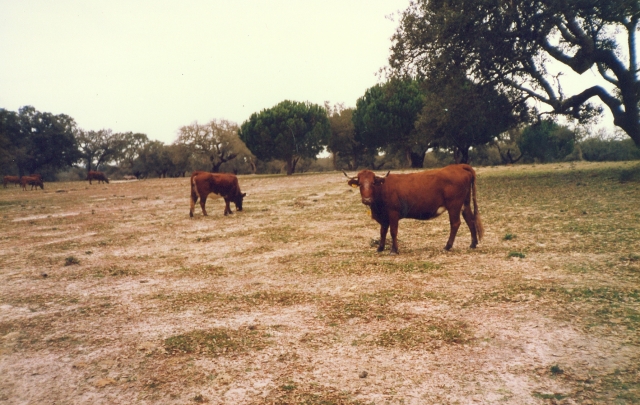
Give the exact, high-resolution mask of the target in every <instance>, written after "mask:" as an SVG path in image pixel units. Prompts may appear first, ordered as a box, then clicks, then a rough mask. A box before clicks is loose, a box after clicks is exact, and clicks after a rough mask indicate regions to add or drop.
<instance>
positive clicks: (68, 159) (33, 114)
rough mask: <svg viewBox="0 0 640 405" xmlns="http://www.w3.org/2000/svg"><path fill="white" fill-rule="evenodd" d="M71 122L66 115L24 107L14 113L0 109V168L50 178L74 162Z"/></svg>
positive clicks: (75, 154) (77, 156)
mask: <svg viewBox="0 0 640 405" xmlns="http://www.w3.org/2000/svg"><path fill="white" fill-rule="evenodd" d="M75 125H76V124H75V121H74V120H73V118H71V117H69V116H68V115H64V114H59V115H53V114H51V113H46V112H40V111H37V110H36V109H35V108H34V107H31V106H25V107H22V108H20V109H19V110H18V113H15V112H13V111H8V110H5V109H0V146H2V147H1V148H0V151H1V152H0V165H1V166H2V167H3V168H4V169H5V170H7V169H9V170H10V171H14V170H15V171H17V172H18V173H17V174H19V175H21V176H22V175H25V174H30V173H40V174H42V175H44V176H45V177H48V178H51V177H53V174H54V173H55V172H56V171H57V170H59V169H63V168H67V167H70V166H71V165H72V164H74V163H75V162H77V160H78V158H79V153H78V149H77V143H76V139H75V138H74V136H73V129H74V127H75Z"/></svg>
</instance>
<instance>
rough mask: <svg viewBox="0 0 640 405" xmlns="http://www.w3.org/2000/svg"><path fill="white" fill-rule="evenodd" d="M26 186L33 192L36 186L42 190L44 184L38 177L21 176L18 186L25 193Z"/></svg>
mask: <svg viewBox="0 0 640 405" xmlns="http://www.w3.org/2000/svg"><path fill="white" fill-rule="evenodd" d="M27 184H29V185H31V190H33V188H34V187H35V188H36V189H37V188H38V186H40V188H41V189H43V190H44V183H43V182H42V179H41V178H40V177H35V176H22V177H21V178H20V185H21V186H22V189H23V190H24V191H27Z"/></svg>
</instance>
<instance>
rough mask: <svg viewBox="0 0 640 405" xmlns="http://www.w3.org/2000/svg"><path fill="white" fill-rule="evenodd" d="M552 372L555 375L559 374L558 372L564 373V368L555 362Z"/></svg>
mask: <svg viewBox="0 0 640 405" xmlns="http://www.w3.org/2000/svg"><path fill="white" fill-rule="evenodd" d="M550 371H551V374H553V375H558V374H564V370H563V369H561V368H560V366H559V365H557V364H554V365H553V366H551V369H550Z"/></svg>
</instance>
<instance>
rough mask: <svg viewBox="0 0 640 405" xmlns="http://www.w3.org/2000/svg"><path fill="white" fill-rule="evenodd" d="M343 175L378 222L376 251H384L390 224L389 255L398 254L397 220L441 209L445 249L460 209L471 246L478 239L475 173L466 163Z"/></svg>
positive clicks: (425, 215) (427, 215)
mask: <svg viewBox="0 0 640 405" xmlns="http://www.w3.org/2000/svg"><path fill="white" fill-rule="evenodd" d="M343 173H344V172H343ZM344 175H345V176H347V177H348V178H349V181H348V182H347V183H348V184H349V185H350V186H358V187H360V196H361V198H362V203H363V204H365V205H367V206H369V207H370V208H371V217H372V218H373V219H375V220H376V221H378V223H379V224H380V244H379V245H378V252H381V251H383V250H384V244H385V239H386V237H387V230H388V229H389V227H391V239H392V245H391V254H397V253H398V240H397V236H398V221H399V220H400V219H402V218H411V219H420V220H427V219H431V218H435V217H437V216H438V215H440V214H442V213H444V212H445V211H447V212H448V213H449V223H450V225H451V231H450V234H449V241H448V242H447V244H446V246H445V247H444V248H445V249H446V250H449V249H451V247H452V246H453V241H454V239H455V237H456V233H457V232H458V227H459V226H460V212H462V216H463V217H464V220H465V222H466V223H467V225H468V226H469V230H470V231H471V248H475V247H476V245H477V244H478V241H479V240H482V235H483V233H484V230H483V227H482V222H481V221H480V215H478V204H477V202H476V173H475V171H474V170H473V168H472V167H471V166H469V165H465V164H459V165H451V166H447V167H444V168H442V169H436V170H427V171H423V172H419V173H411V174H389V173H387V175H386V176H385V177H379V176H376V175H375V174H374V173H373V172H372V171H370V170H363V171H361V172H360V173H358V175H357V176H356V177H349V176H348V175H347V174H346V173H344ZM472 200H473V211H472V210H471V201H472Z"/></svg>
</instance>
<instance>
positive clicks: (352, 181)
mask: <svg viewBox="0 0 640 405" xmlns="http://www.w3.org/2000/svg"><path fill="white" fill-rule="evenodd" d="M342 173H344V175H345V176H347V178H348V179H349V181H347V184H348V185H350V186H351V187H360V197H361V198H362V203H363V204H364V205H371V204H373V188H374V187H376V186H379V185H381V184H384V180H385V178H386V177H387V176H388V175H389V173H390V172H387V174H386V175H385V176H384V177H380V176H376V175H375V173H374V172H372V171H371V170H363V171H361V172H360V173H358V175H357V176H356V177H349V175H348V174H347V173H345V172H342Z"/></svg>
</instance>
